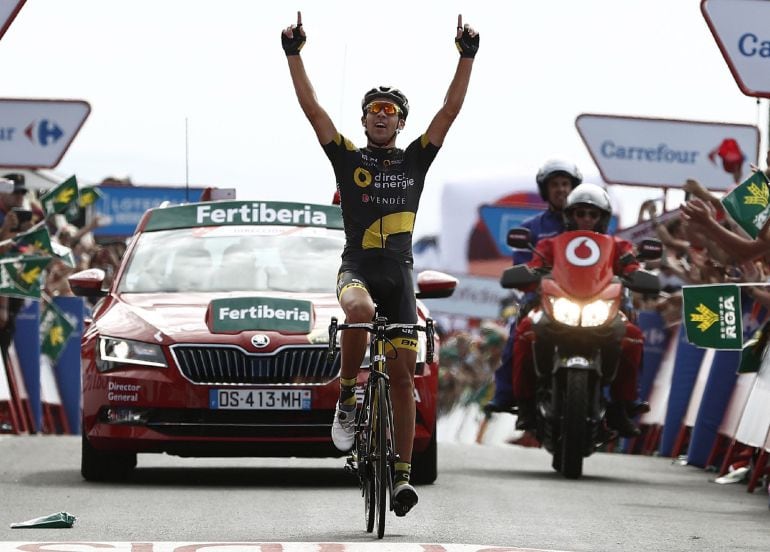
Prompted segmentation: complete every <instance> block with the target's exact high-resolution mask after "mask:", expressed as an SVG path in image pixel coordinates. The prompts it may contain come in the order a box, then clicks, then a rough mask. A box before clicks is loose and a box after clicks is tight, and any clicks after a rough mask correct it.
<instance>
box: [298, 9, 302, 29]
mask: <svg viewBox="0 0 770 552" xmlns="http://www.w3.org/2000/svg"><path fill="white" fill-rule="evenodd" d="M301 25H302V12H301V11H298V12H297V27H299V26H301Z"/></svg>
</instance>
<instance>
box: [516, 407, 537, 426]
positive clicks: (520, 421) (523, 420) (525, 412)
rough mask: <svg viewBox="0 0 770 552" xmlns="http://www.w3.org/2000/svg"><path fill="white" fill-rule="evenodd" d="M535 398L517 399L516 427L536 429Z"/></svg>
mask: <svg viewBox="0 0 770 552" xmlns="http://www.w3.org/2000/svg"><path fill="white" fill-rule="evenodd" d="M536 408H537V406H536V404H535V399H529V400H521V401H519V411H518V414H517V416H516V429H519V430H521V431H534V430H535V429H537V414H536V411H535V409H536Z"/></svg>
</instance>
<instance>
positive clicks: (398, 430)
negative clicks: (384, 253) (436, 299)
mask: <svg viewBox="0 0 770 552" xmlns="http://www.w3.org/2000/svg"><path fill="white" fill-rule="evenodd" d="M390 268H392V270H388V271H387V272H388V273H389V277H390V278H392V283H393V286H392V288H391V290H390V293H388V294H384V296H383V297H382V298H381V299H380V301H379V302H378V305H379V310H380V312H381V313H382V314H383V315H384V316H386V317H387V318H388V321H390V322H398V323H402V324H415V323H416V322H417V302H416V299H415V296H414V283H413V279H412V268H411V266H410V265H405V264H401V263H396V264H394V265H391V267H390ZM390 339H391V341H392V343H393V346H394V347H395V352H396V353H397V355H393V352H392V351H391V352H390V354H389V355H388V356H390V357H393V356H396V358H391V359H390V360H388V375H389V377H390V396H391V402H392V403H393V425H394V428H393V430H394V432H395V439H394V441H395V448H396V453H397V454H398V455H399V461H398V462H397V464H396V466H395V472H396V473H395V476H394V481H393V484H394V490H393V501H394V510H395V512H396V515H397V516H403V515H405V514H406V513H407V512H408V511H409V510H410V509H411V508H412V507H413V506H414V505H415V504H417V491H416V490H415V489H414V487H412V485H411V484H410V483H409V478H410V474H411V467H412V466H411V462H412V445H413V442H414V425H415V419H416V406H415V402H414V371H415V365H416V362H417V344H418V339H417V332H416V331H414V330H412V331H407V330H402V331H400V332H398V333H397V334H395V335H393V336H391V337H390Z"/></svg>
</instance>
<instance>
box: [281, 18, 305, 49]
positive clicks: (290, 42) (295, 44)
mask: <svg viewBox="0 0 770 552" xmlns="http://www.w3.org/2000/svg"><path fill="white" fill-rule="evenodd" d="M305 39H306V37H305V31H303V30H302V23H300V24H299V25H297V26H296V27H295V26H292V28H291V38H289V37H288V36H286V33H284V32H283V31H281V46H283V51H284V52H285V53H286V55H287V56H298V55H299V52H300V50H302V47H303V46H304V45H305Z"/></svg>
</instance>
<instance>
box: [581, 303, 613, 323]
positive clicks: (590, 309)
mask: <svg viewBox="0 0 770 552" xmlns="http://www.w3.org/2000/svg"><path fill="white" fill-rule="evenodd" d="M611 310H612V301H605V300H603V299H598V300H596V301H594V302H593V303H588V304H587V305H585V306H584V307H583V314H582V316H581V317H580V325H581V326H583V327H587V328H590V327H594V326H601V325H602V324H604V323H605V322H607V319H608V318H609V316H610V311H611Z"/></svg>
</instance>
